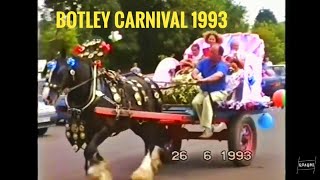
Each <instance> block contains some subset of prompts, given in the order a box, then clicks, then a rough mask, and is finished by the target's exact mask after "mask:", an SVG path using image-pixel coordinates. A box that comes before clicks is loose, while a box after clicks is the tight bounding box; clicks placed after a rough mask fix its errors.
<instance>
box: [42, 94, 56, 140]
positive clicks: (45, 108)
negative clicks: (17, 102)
mask: <svg viewBox="0 0 320 180" xmlns="http://www.w3.org/2000/svg"><path fill="white" fill-rule="evenodd" d="M55 114H56V109H55V108H54V106H49V105H46V104H45V103H44V101H43V100H42V96H38V135H40V136H42V135H44V134H45V133H46V132H47V131H48V128H49V127H52V126H55V125H56V121H55V120H54V119H52V118H51V117H52V116H54V115H55Z"/></svg>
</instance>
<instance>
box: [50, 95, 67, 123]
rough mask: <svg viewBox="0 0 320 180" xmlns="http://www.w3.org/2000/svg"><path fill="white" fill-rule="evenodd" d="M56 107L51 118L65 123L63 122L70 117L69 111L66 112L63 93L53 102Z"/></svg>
mask: <svg viewBox="0 0 320 180" xmlns="http://www.w3.org/2000/svg"><path fill="white" fill-rule="evenodd" d="M55 108H56V115H54V116H53V117H52V118H53V119H54V120H55V121H56V122H57V124H60V123H62V124H65V122H66V121H67V120H68V119H69V118H71V115H70V113H69V112H68V108H67V105H66V101H65V95H62V96H60V97H59V99H58V100H57V103H56V104H55Z"/></svg>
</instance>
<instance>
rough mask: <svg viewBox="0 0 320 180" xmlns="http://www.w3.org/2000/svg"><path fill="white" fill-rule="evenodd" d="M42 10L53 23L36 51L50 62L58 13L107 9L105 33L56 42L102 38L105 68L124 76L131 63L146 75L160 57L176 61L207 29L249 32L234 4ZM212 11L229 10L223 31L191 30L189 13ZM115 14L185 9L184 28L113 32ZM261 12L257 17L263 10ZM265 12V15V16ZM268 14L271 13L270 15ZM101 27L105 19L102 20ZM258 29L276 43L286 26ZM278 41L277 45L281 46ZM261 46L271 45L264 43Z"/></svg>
mask: <svg viewBox="0 0 320 180" xmlns="http://www.w3.org/2000/svg"><path fill="white" fill-rule="evenodd" d="M45 7H46V8H50V9H52V11H51V19H53V21H49V22H48V21H46V22H42V25H41V26H40V45H39V48H40V51H41V55H40V56H41V57H42V58H49V57H51V56H52V54H54V52H53V51H54V49H53V48H51V46H50V43H49V42H50V40H52V39H54V38H56V36H57V35H56V34H55V33H56V29H55V27H54V25H53V24H54V23H55V22H54V20H55V14H56V11H64V12H68V11H79V10H80V11H89V12H93V11H110V12H111V17H110V18H109V21H108V28H107V29H104V28H101V29H85V28H83V29H81V28H79V29H70V30H67V29H61V30H60V32H59V33H60V34H59V35H58V36H59V37H60V39H64V42H66V43H67V45H66V46H67V47H70V46H71V45H73V44H76V43H78V42H79V43H82V42H83V41H85V40H86V39H90V38H92V37H93V36H99V37H102V38H103V39H104V40H105V41H106V42H107V43H110V44H111V45H112V46H113V53H112V54H111V55H110V56H109V57H108V60H107V61H108V66H109V67H110V68H112V69H122V71H123V72H124V71H126V70H128V69H130V67H131V66H132V64H133V62H138V64H139V66H141V68H142V70H143V72H144V73H150V72H153V71H154V69H155V67H156V66H157V64H158V63H159V56H162V57H164V56H171V55H173V54H174V55H175V58H177V59H179V60H180V59H181V58H182V55H183V52H184V50H185V49H186V48H187V47H188V46H189V45H190V44H191V43H192V42H193V41H194V40H195V39H197V38H199V37H201V36H202V33H203V32H204V31H207V30H215V31H217V32H218V33H233V32H248V30H249V24H248V23H247V22H246V20H245V15H246V9H245V7H243V6H241V5H238V4H235V3H234V1H233V0H219V1H217V0H197V1H195V0H139V1H128V0H114V1H105V0H90V1H88V0H68V1H65V0H45ZM213 10H214V11H215V12H217V13H219V12H220V11H225V12H227V26H226V27H225V28H219V27H218V26H217V27H216V28H214V29H212V28H209V27H207V28H199V27H198V28H193V27H192V25H191V24H192V23H193V19H192V16H191V13H192V12H195V11H196V12H200V11H204V12H207V13H209V12H210V11H213ZM116 11H123V12H124V13H125V14H126V12H128V11H132V12H136V11H142V12H146V11H176V12H181V11H184V12H185V15H186V24H187V25H188V28H186V29H177V28H172V29H170V28H168V29H165V28H158V29H157V28H140V29H130V28H127V29H126V28H123V29H117V28H116V27H115V24H114V23H115V22H114V17H113V15H114V13H115V12H116ZM259 14H261V12H260V13H259ZM263 14H266V13H265V12H264V13H263ZM263 14H262V15H263ZM269 14H270V13H269ZM271 14H272V15H273V13H271ZM262 15H258V16H259V18H258V16H257V18H258V19H259V22H260V21H263V20H261V18H260V16H262ZM264 16H266V15H264ZM273 16H274V15H273ZM262 19H263V18H262ZM271 19H272V18H271ZM90 21H92V19H90ZM219 21H220V20H219ZM84 22H86V19H84ZM272 22H274V21H272ZM258 24H259V23H257V25H258ZM100 25H103V21H101V24H100ZM282 27H283V28H282ZM261 28H262V26H261ZM261 28H259V27H258V26H255V29H254V31H255V32H257V33H260V34H261V37H263V38H267V39H268V38H269V35H274V36H277V37H278V38H279V39H280V40H284V26H281V27H280V26H279V28H273V29H272V30H262V29H263V28H262V29H261ZM281 28H282V29H281ZM111 31H119V32H120V34H122V36H123V39H122V40H121V41H118V42H116V43H113V42H111V40H110V39H108V36H109V35H110V33H111ZM269 31H271V32H269ZM274 31H276V32H274ZM265 36H267V37H265ZM58 39H59V38H58ZM280 40H279V42H281V41H280ZM265 42H267V43H269V41H268V40H266V41H265ZM270 43H271V44H270V45H267V46H268V47H273V48H274V47H278V46H280V45H277V46H273V45H274V43H278V41H276V42H270Z"/></svg>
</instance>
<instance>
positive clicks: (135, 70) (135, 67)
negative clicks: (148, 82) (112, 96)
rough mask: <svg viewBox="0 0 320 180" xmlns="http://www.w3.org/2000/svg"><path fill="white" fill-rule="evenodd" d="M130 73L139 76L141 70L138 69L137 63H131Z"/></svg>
mask: <svg viewBox="0 0 320 180" xmlns="http://www.w3.org/2000/svg"><path fill="white" fill-rule="evenodd" d="M130 71H131V72H133V73H136V74H140V73H141V69H140V68H139V67H138V63H136V62H135V63H133V67H132V68H131V69H130Z"/></svg>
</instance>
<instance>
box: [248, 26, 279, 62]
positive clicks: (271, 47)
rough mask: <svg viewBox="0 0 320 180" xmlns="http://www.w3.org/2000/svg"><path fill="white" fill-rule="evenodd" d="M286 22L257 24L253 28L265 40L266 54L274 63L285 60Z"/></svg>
mask: <svg viewBox="0 0 320 180" xmlns="http://www.w3.org/2000/svg"><path fill="white" fill-rule="evenodd" d="M284 30H285V28H284V24H282V23H281V24H268V23H261V24H256V26H255V27H254V28H253V29H252V32H253V33H256V34H258V35H259V36H260V38H261V39H263V40H264V44H265V51H266V56H268V57H269V58H270V61H272V62H273V63H274V64H277V63H279V62H283V61H285V41H284V40H285V32H284Z"/></svg>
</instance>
